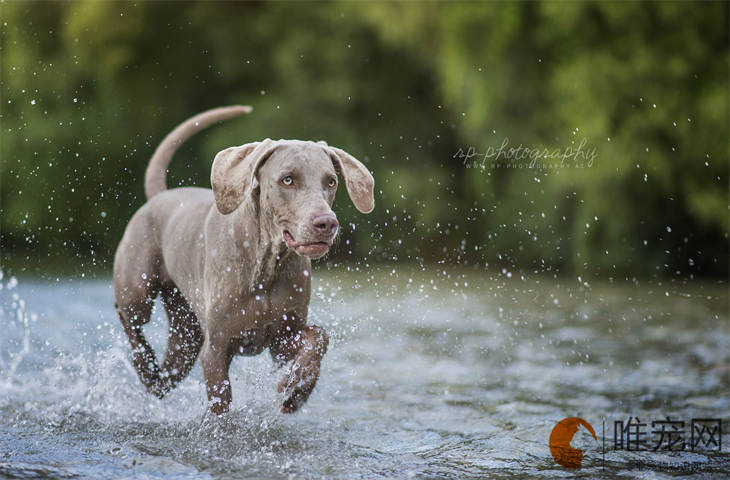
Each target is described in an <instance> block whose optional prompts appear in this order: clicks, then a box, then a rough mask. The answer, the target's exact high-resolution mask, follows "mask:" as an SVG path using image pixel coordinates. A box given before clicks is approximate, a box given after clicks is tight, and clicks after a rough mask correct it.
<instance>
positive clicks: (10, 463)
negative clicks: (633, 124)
mask: <svg viewBox="0 0 730 480" xmlns="http://www.w3.org/2000/svg"><path fill="white" fill-rule="evenodd" d="M315 273H316V274H315V276H314V282H313V286H314V292H313V296H312V305H311V311H310V317H311V320H312V321H313V322H314V323H317V324H319V325H321V326H324V327H325V328H326V329H327V330H328V331H329V332H330V335H331V337H332V341H331V343H330V350H329V352H328V354H327V356H326V357H325V361H324V363H323V372H322V377H321V378H320V382H319V384H318V386H317V388H316V390H315V392H314V393H313V395H312V397H311V398H310V400H309V402H308V403H307V405H306V407H305V408H304V409H303V410H302V411H301V412H299V413H297V414H295V415H291V416H284V415H282V414H280V413H278V412H279V403H280V402H281V398H279V397H278V396H277V394H276V383H277V381H278V379H279V377H280V376H281V375H283V372H282V371H277V370H276V369H275V368H274V366H273V364H272V362H271V360H270V358H269V357H268V355H266V354H264V355H260V356H258V357H239V358H237V359H236V360H234V363H233V365H232V367H231V378H232V381H233V387H234V390H233V394H234V404H233V410H232V412H231V413H230V414H229V415H227V416H225V417H224V418H221V419H219V418H211V417H210V416H208V415H206V414H205V412H206V402H205V392H204V387H203V383H202V375H201V371H200V367H199V365H198V366H196V368H195V369H194V370H193V372H192V374H191V376H190V377H189V378H188V379H187V380H185V381H184V382H183V383H182V384H181V386H180V387H178V388H177V389H176V390H175V391H174V392H173V393H172V394H170V395H169V397H167V398H165V399H164V400H161V401H160V400H157V399H155V398H153V397H151V396H150V395H148V394H146V393H145V392H144V391H143V389H142V387H141V385H140V383H139V381H138V380H137V377H136V375H135V373H134V370H133V368H132V366H131V363H130V360H129V353H130V351H129V350H130V349H129V346H128V344H127V341H126V338H125V337H123V333H122V331H121V327H120V325H119V323H118V320H117V318H116V314H115V312H114V309H113V295H112V286H111V281H110V280H109V279H104V280H93V281H92V280H81V279H69V278H65V279H59V280H58V281H53V280H51V281H48V280H46V281H38V280H30V279H22V278H21V279H19V280H16V279H14V278H8V277H7V276H6V277H5V278H3V279H2V287H3V288H2V290H1V291H0V330H1V333H0V418H1V420H0V478H163V477H164V478H180V479H182V478H323V477H326V478H378V477H384V478H393V477H396V478H405V477H414V478H485V477H505V478H506V477H524V478H531V477H542V478H555V477H576V476H578V477H604V478H614V477H621V478H625V477H632V476H643V477H646V478H665V477H674V476H683V477H685V476H695V477H697V478H717V477H722V476H725V475H727V472H728V471H729V470H730V455H728V453H727V451H728V449H730V436H728V435H727V434H725V435H723V437H722V451H720V452H717V451H712V450H706V449H700V448H699V447H698V448H697V449H695V451H694V452H692V451H690V448H689V443H690V440H689V434H690V422H691V419H696V418H720V419H722V420H723V428H724V430H726V431H730V399H729V398H728V391H729V365H730V348H729V347H730V333H729V326H728V288H727V284H726V283H724V282H720V283H718V282H710V281H704V282H699V281H692V282H689V283H686V284H685V283H682V282H680V281H674V282H665V283H664V284H662V283H661V282H658V281H655V282H649V283H640V282H639V283H629V282H622V283H618V282H617V283H610V282H604V283H601V282H593V281H591V282H590V284H588V283H584V282H585V279H581V280H580V281H579V280H578V279H576V278H563V279H560V280H557V279H554V278H552V277H547V276H542V277H531V278H522V277H521V276H520V275H519V274H515V275H510V276H508V275H506V274H504V273H494V272H473V271H471V272H467V271H464V270H458V271H449V270H448V269H440V268H435V267H430V268H427V269H425V271H422V270H418V269H416V270H412V269H407V268H399V267H395V268H394V269H390V268H385V267H381V268H379V269H377V270H372V269H363V268H361V269H360V271H351V272H346V271H326V270H323V271H320V272H315ZM166 328H167V327H166V323H165V320H164V317H163V316H162V309H161V308H158V309H157V311H156V313H155V315H154V319H153V322H152V323H151V324H150V325H149V326H148V327H147V330H146V332H147V334H148V337H149V338H151V340H152V342H153V343H154V344H155V346H156V347H157V348H156V351H157V352H158V356H159V355H160V354H161V352H162V345H163V342H164V340H165V331H166ZM571 416H578V417H581V418H584V419H585V420H587V421H588V422H590V423H591V424H592V425H593V427H594V428H595V429H596V432H597V434H598V441H595V440H593V438H592V437H591V436H590V435H589V434H588V433H586V432H585V431H583V430H582V429H581V431H580V432H579V433H577V434H576V435H575V437H574V439H573V442H572V445H573V447H576V448H581V449H583V450H584V458H583V467H582V469H580V470H578V471H576V470H568V469H565V468H563V467H561V466H559V465H557V464H556V463H555V461H554V460H553V458H552V456H551V455H550V450H549V447H548V438H549V436H550V432H551V431H552V428H553V426H554V425H555V424H556V423H557V422H558V421H559V420H561V419H562V418H565V417H571ZM667 416H669V417H670V418H671V419H673V420H682V421H684V422H685V433H686V437H687V440H686V443H687V447H686V449H685V451H681V452H666V451H662V450H661V449H660V450H658V451H657V452H652V451H638V452H633V451H632V452H628V451H626V450H621V449H618V450H617V449H615V448H614V430H613V429H614V425H613V422H614V421H616V420H624V421H626V420H627V419H628V418H629V417H638V418H640V420H641V421H642V422H644V423H647V424H648V427H647V432H648V433H649V435H648V441H649V440H651V441H653V440H654V437H653V436H652V435H651V430H652V428H651V422H652V421H657V420H663V419H666V417H667ZM604 424H605V431H604ZM653 446H654V445H653V444H652V445H649V446H648V447H647V448H649V449H651V448H653ZM715 450H716V449H715ZM604 452H605V453H604Z"/></svg>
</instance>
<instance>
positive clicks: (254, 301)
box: [114, 106, 374, 414]
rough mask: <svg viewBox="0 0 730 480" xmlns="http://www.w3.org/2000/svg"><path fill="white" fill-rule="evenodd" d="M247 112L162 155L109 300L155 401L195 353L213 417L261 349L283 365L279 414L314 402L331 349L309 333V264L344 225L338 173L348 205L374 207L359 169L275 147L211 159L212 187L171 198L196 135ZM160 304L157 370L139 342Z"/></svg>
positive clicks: (287, 145)
mask: <svg viewBox="0 0 730 480" xmlns="http://www.w3.org/2000/svg"><path fill="white" fill-rule="evenodd" d="M250 111H251V108H250V107H247V106H233V107H223V108H217V109H214V110H209V111H207V112H203V113H201V114H199V115H197V116H195V117H193V118H191V119H189V120H187V121H186V122H184V123H182V124H181V125H179V126H178V127H177V128H175V129H174V130H173V131H172V132H171V133H170V134H169V135H168V136H167V137H166V138H165V139H164V140H163V141H162V143H161V144H160V145H159V147H157V150H156V151H155V153H154V155H153V156H152V159H151V160H150V163H149V166H148V167H147V172H146V175H145V193H146V196H147V203H146V204H145V205H143V206H142V208H140V209H139V210H138V211H137V213H135V214H134V216H133V217H132V219H131V220H130V222H129V225H127V229H126V231H125V232H124V236H123V237H122V241H121V242H120V244H119V247H118V248H117V252H116V256H115V258H114V295H115V299H116V308H117V311H118V312H119V317H120V318H121V321H122V325H123V326H124V331H125V333H126V334H127V336H128V337H129V341H130V343H131V344H132V352H133V363H134V367H135V369H136V370H137V374H138V375H139V378H140V380H141V381H142V383H143V384H144V386H145V387H146V388H147V390H148V391H149V392H150V393H152V394H154V395H156V396H158V397H159V398H162V397H163V396H164V395H165V394H166V393H167V392H169V391H170V390H171V389H172V388H174V387H175V386H176V385H177V384H178V383H179V382H180V381H181V380H183V379H184V378H185V376H187V374H188V373H189V372H190V369H191V368H192V366H193V364H194V363H195V360H196V358H197V357H198V354H199V353H200V351H201V348H202V355H201V364H202V367H203V375H204V376H205V383H206V387H207V393H208V400H209V401H210V409H211V411H212V412H213V413H216V414H222V413H224V412H226V411H228V408H229V405H230V403H231V385H230V382H229V380H228V368H229V366H230V364H231V360H232V358H233V356H234V355H257V354H259V353H261V352H262V351H263V350H264V349H266V348H268V349H269V351H270V352H271V355H272V357H273V358H274V359H275V360H276V361H277V362H278V363H280V364H281V365H283V364H285V363H287V362H291V367H290V368H289V370H288V372H287V375H286V376H285V378H284V379H283V380H282V381H281V382H280V383H279V392H282V393H284V396H285V400H284V404H283V405H282V407H281V410H282V412H284V413H290V412H294V411H296V410H297V409H298V408H299V407H300V406H301V405H302V404H303V403H304V402H305V401H306V400H307V398H308V397H309V394H310V393H311V392H312V389H314V386H315V384H316V383H317V378H318V377H319V370H320V364H321V362H322V357H323V356H324V354H325V352H326V350H327V344H328V341H329V339H328V337H327V333H326V332H325V331H324V330H323V329H322V328H320V327H318V326H316V325H307V323H306V322H307V310H308V307H309V297H310V274H311V273H310V272H311V259H316V258H319V257H322V256H323V255H325V254H326V253H327V252H328V251H329V248H330V246H331V245H332V242H333V241H334V239H335V237H336V236H337V232H338V228H339V223H338V222H337V217H336V216H335V214H334V212H333V211H332V208H331V206H332V202H333V200H334V198H335V191H336V190H337V174H340V175H341V176H342V178H343V179H344V181H345V185H346V187H347V192H348V194H349V195H350V198H351V199H352V202H353V203H354V204H355V207H357V209H358V210H359V211H361V212H363V213H368V212H370V211H372V209H373V206H374V200H373V186H374V181H373V177H372V175H371V174H370V172H369V171H368V170H367V168H365V166H364V165H363V164H362V163H360V162H359V161H357V160H356V159H355V158H353V157H352V156H351V155H349V154H348V153H346V152H344V151H342V150H340V149H338V148H334V147H330V146H328V145H327V144H326V143H325V142H316V143H314V142H305V141H299V140H270V139H266V140H264V141H262V142H254V143H248V144H246V145H242V146H240V147H231V148H227V149H225V150H223V151H221V152H219V153H218V154H217V155H216V157H215V160H214V161H213V168H212V172H211V185H212V187H213V190H212V191H211V190H208V189H203V188H192V187H188V188H176V189H173V190H167V189H166V185H165V172H166V169H167V166H168V165H169V163H170V160H171V158H172V156H173V154H174V153H175V150H177V148H178V147H179V146H180V145H181V144H182V143H183V142H184V141H185V140H187V139H188V138H189V137H190V136H192V135H193V134H194V133H196V132H198V131H200V130H202V129H204V128H206V127H208V126H209V125H212V124H213V123H216V122H218V121H221V120H225V119H228V118H231V117H234V116H236V115H240V114H242V113H248V112H250ZM157 295H160V296H161V297H162V302H163V304H164V307H165V311H166V312H167V316H168V319H169V324H170V328H169V338H168V343H167V352H166V353H165V358H164V360H163V361H162V365H161V366H158V365H157V361H156V359H155V353H154V351H153V350H152V347H151V346H150V344H149V343H148V342H147V340H146V339H145V337H144V335H143V333H142V327H143V326H144V325H145V324H147V323H148V322H149V320H150V314H151V311H152V306H153V303H154V300H155V298H156V297H157Z"/></svg>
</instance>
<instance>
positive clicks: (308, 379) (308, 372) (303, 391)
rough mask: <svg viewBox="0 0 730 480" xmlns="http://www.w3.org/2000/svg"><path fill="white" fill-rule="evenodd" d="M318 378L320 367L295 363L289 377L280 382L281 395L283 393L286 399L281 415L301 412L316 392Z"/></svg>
mask: <svg viewBox="0 0 730 480" xmlns="http://www.w3.org/2000/svg"><path fill="white" fill-rule="evenodd" d="M318 377H319V365H317V364H308V365H304V366H303V365H300V364H299V363H298V362H296V361H295V362H294V363H293V364H292V366H291V368H290V369H289V373H288V374H287V376H286V377H284V379H283V380H282V381H281V382H279V386H278V390H279V393H283V394H284V395H285V397H286V400H284V403H283V405H282V407H281V413H294V412H296V411H297V410H299V408H300V407H301V406H302V405H304V402H306V401H307V399H308V398H309V395H310V394H311V393H312V390H314V386H315V385H316V383H317V378H318Z"/></svg>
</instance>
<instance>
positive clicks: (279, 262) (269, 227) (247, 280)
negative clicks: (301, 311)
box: [232, 199, 297, 291]
mask: <svg viewBox="0 0 730 480" xmlns="http://www.w3.org/2000/svg"><path fill="white" fill-rule="evenodd" d="M232 215H235V216H236V217H237V218H232V220H233V221H234V224H235V227H234V231H235V232H236V238H238V239H242V240H241V243H242V245H241V247H242V248H239V249H238V251H239V252H241V255H242V256H243V257H246V258H245V261H244V258H242V259H241V261H242V263H241V264H242V265H252V266H253V268H252V269H250V270H247V271H243V269H241V271H240V273H239V275H240V280H241V282H242V284H243V285H245V286H246V287H247V289H248V291H254V290H261V289H264V290H268V289H269V288H270V287H271V285H272V284H273V283H274V282H275V281H276V280H277V279H278V278H279V277H280V276H282V275H283V274H288V273H289V270H290V269H289V268H287V267H288V265H287V264H288V263H291V262H294V261H296V257H297V255H296V254H295V253H293V252H292V251H291V250H290V249H289V247H287V246H286V244H285V243H284V239H283V238H282V236H281V233H280V232H277V230H276V228H275V225H274V223H273V218H272V217H271V216H270V215H267V214H266V212H260V211H259V205H258V202H256V201H254V200H253V199H252V200H249V201H245V202H244V203H243V204H242V205H241V206H240V207H239V208H238V209H236V211H235V212H234V213H233V214H232ZM254 232H255V233H254ZM249 242H250V243H249ZM253 242H256V243H257V245H253Z"/></svg>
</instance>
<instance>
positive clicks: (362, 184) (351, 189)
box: [325, 144, 375, 213]
mask: <svg viewBox="0 0 730 480" xmlns="http://www.w3.org/2000/svg"><path fill="white" fill-rule="evenodd" d="M325 145H326V144H325ZM325 149H326V150H327V153H328V154H329V156H330V158H331V159H332V163H334V165H335V170H337V173H339V174H340V175H342V176H343V177H344V179H345V186H346V187H347V193H348V194H349V195H350V200H352V203H353V204H355V208H357V209H358V210H360V211H361V212H362V213H370V212H372V211H373V208H375V198H374V197H373V189H374V188H375V180H373V176H372V175H370V172H369V171H368V169H367V168H365V165H363V164H362V163H360V161H358V160H357V159H356V158H355V157H353V156H352V155H350V154H349V153H347V152H345V151H344V150H340V149H339V148H335V147H325Z"/></svg>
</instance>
